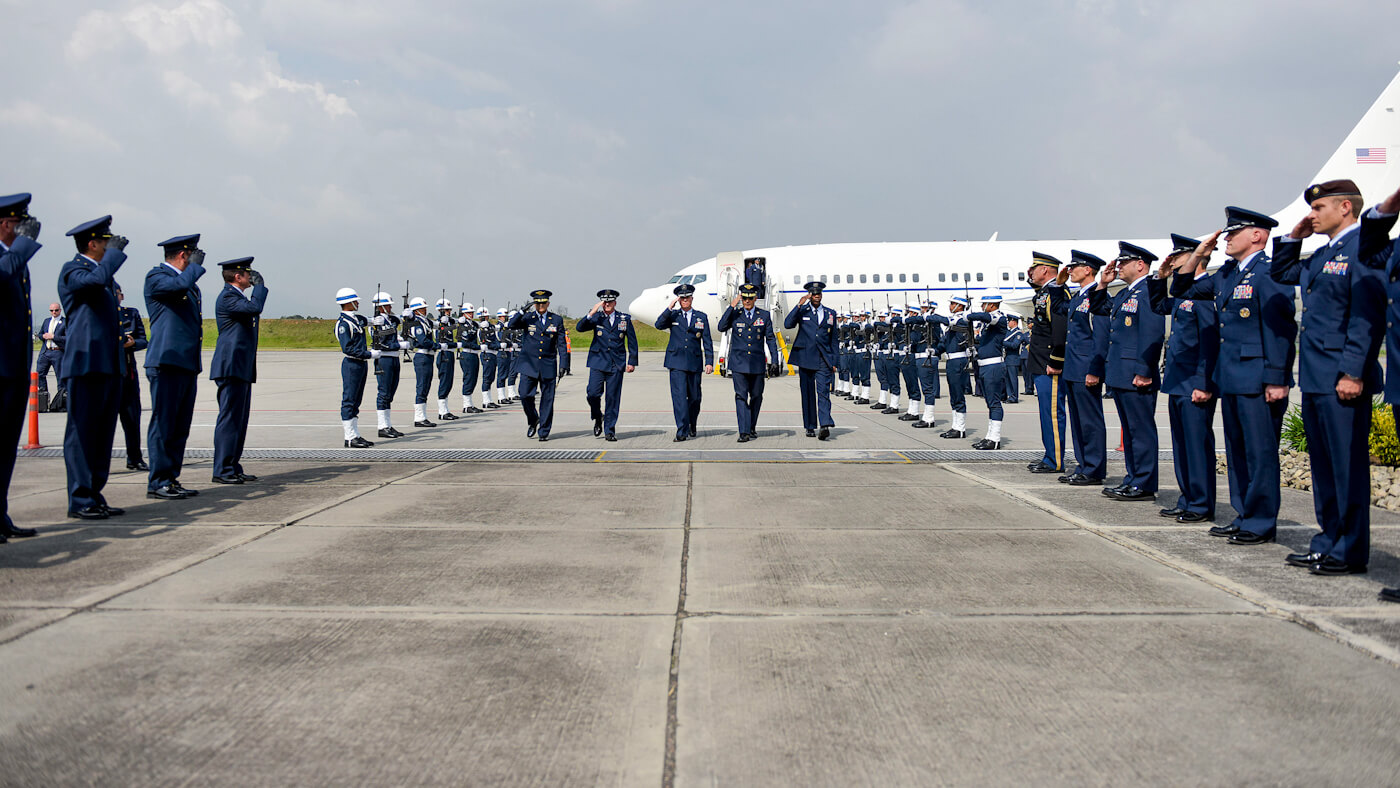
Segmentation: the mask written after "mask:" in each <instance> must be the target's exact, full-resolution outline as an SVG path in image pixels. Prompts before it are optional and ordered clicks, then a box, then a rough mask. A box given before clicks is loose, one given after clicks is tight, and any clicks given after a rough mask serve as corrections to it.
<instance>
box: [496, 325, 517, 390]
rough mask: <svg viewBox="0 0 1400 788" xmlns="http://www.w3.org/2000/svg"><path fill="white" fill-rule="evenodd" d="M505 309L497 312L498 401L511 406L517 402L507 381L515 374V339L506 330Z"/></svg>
mask: <svg viewBox="0 0 1400 788" xmlns="http://www.w3.org/2000/svg"><path fill="white" fill-rule="evenodd" d="M506 315H507V312H506V310H505V309H497V310H496V325H495V328H494V331H495V332H496V343H497V344H498V345H499V346H500V352H499V354H498V355H497V356H496V401H497V402H499V403H501V404H502V405H509V404H510V403H512V402H514V401H515V392H514V391H512V390H511V389H510V386H508V385H507V383H506V382H507V381H508V380H509V379H510V376H511V375H512V374H513V372H512V367H514V366H515V337H514V336H513V335H512V334H511V332H510V331H509V330H508V329H507V328H506Z"/></svg>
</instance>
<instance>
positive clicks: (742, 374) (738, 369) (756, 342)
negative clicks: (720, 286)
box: [719, 284, 778, 443]
mask: <svg viewBox="0 0 1400 788" xmlns="http://www.w3.org/2000/svg"><path fill="white" fill-rule="evenodd" d="M757 300H758V288H756V287H754V286H753V285H750V284H745V285H741V286H740V287H739V295H737V296H735V298H734V302H733V303H731V304H730V305H729V308H728V309H726V310H724V314H723V315H721V316H720V319H719V330H720V331H728V332H729V375H730V377H732V378H733V379H734V414H735V417H736V418H737V419H738V422H739V442H740V443H747V442H749V441H751V440H753V439H754V438H757V437H758V414H759V411H760V410H762V409H763V387H764V383H765V376H766V374H767V372H768V361H767V359H768V358H770V357H771V358H778V339H777V335H776V334H775V333H773V316H772V315H771V314H769V312H768V310H766V309H759V308H758V307H757V306H755V304H756V303H757ZM765 350H766V352H767V353H768V355H766V356H765V355H764V353H765Z"/></svg>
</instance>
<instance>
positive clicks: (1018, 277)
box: [1016, 271, 1026, 282]
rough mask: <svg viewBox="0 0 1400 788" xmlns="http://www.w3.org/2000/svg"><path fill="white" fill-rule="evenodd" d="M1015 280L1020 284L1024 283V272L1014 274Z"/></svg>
mask: <svg viewBox="0 0 1400 788" xmlns="http://www.w3.org/2000/svg"><path fill="white" fill-rule="evenodd" d="M1016 278H1017V279H1018V280H1020V281H1022V282H1024V281H1026V272H1025V271H1022V272H1020V273H1018V274H1016Z"/></svg>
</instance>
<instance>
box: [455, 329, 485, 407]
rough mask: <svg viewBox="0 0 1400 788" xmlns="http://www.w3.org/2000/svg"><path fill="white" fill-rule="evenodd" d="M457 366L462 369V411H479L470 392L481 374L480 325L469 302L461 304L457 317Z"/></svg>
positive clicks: (474, 389) (474, 387) (473, 389)
mask: <svg viewBox="0 0 1400 788" xmlns="http://www.w3.org/2000/svg"><path fill="white" fill-rule="evenodd" d="M457 366H459V367H461V369H462V412H463V413H481V412H482V411H481V408H478V407H477V406H475V405H473V404H472V392H474V391H476V382H477V379H478V376H479V375H480V374H481V327H480V326H478V325H477V323H476V307H474V306H472V305H471V304H462V313H461V315H460V316H459V317H458V318H457Z"/></svg>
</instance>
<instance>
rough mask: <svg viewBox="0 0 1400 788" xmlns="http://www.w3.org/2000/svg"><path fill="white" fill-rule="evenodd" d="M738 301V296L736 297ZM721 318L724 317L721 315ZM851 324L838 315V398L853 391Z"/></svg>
mask: <svg viewBox="0 0 1400 788" xmlns="http://www.w3.org/2000/svg"><path fill="white" fill-rule="evenodd" d="M736 299H737V296H736ZM721 318H723V316H722V315H721ZM850 338H851V322H850V317H849V315H846V314H844V313H842V314H837V315H836V359H837V360H836V383H835V385H836V396H838V397H846V396H848V395H849V394H848V392H849V391H850V389H851V353H850V341H849V340H850Z"/></svg>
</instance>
